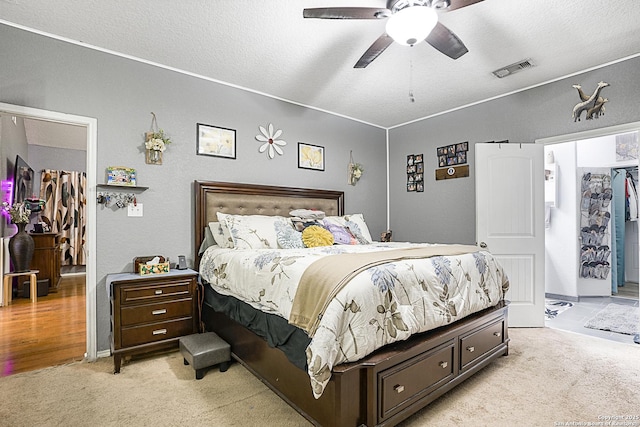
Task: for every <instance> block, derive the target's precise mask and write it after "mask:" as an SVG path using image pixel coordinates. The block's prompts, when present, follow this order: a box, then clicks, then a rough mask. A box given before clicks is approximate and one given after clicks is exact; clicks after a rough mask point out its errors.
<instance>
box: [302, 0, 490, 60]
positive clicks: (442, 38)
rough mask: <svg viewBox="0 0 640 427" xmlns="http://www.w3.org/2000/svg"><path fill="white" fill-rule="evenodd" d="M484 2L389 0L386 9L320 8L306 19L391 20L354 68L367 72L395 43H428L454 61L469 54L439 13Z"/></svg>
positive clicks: (309, 10)
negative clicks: (443, 23)
mask: <svg viewBox="0 0 640 427" xmlns="http://www.w3.org/2000/svg"><path fill="white" fill-rule="evenodd" d="M481 1H483V0H387V7H386V8H377V7H321V8H312V9H304V11H303V16H304V17H305V18H319V19H383V18H389V19H388V20H387V24H386V29H385V30H386V31H385V33H384V34H382V35H381V36H380V37H378V39H377V40H376V41H375V42H373V44H372V45H371V46H370V47H369V49H367V51H366V52H365V53H364V55H362V57H361V58H360V59H359V60H358V62H357V63H356V65H354V67H353V68H365V67H366V66H367V65H369V64H370V63H371V62H373V60H374V59H376V58H377V57H378V56H379V55H380V54H381V53H382V52H384V50H385V49H386V48H388V47H389V46H390V45H391V43H393V42H394V41H395V42H397V43H400V44H402V45H405V46H413V45H414V44H416V43H420V42H421V41H422V40H425V41H426V42H427V43H429V44H430V45H431V46H433V47H434V48H436V49H437V50H439V51H440V52H442V53H444V54H445V55H447V56H448V57H450V58H452V59H458V58H460V57H461V56H462V55H464V54H465V53H467V52H468V49H467V47H466V46H465V45H464V43H462V41H461V40H460V39H459V38H458V36H456V35H455V34H454V33H453V31H451V30H450V29H448V28H447V27H445V26H444V25H442V24H441V23H439V22H438V15H437V13H436V11H437V10H449V11H451V10H455V9H460V8H463V7H466V6H470V5H472V4H474V3H479V2H481Z"/></svg>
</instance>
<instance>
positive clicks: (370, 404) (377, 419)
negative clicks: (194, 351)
mask: <svg viewBox="0 0 640 427" xmlns="http://www.w3.org/2000/svg"><path fill="white" fill-rule="evenodd" d="M194 191H195V202H196V206H195V208H196V209H195V212H196V217H195V249H196V251H195V252H196V254H197V255H196V260H195V264H196V268H197V269H198V270H199V272H200V273H201V281H202V282H203V290H204V295H203V304H202V310H201V321H202V323H203V326H204V329H206V330H207V331H213V332H216V333H217V334H218V335H220V336H221V337H222V338H223V339H225V340H226V341H227V342H229V344H230V345H231V351H232V356H233V358H234V359H235V360H237V361H238V362H240V363H241V364H242V365H244V366H245V367H246V368H247V369H248V370H249V371H251V372H252V373H253V374H254V375H256V376H257V377H258V378H259V379H260V380H262V381H263V382H264V383H265V384H266V385H267V386H269V387H270V388H271V389H272V390H273V391H274V392H275V393H277V394H278V395H279V396H280V397H281V398H283V399H284V400H285V401H286V402H287V403H289V404H290V405H291V406H292V407H293V408H295V409H296V410H297V411H298V412H299V413H300V414H302V415H303V416H304V417H305V418H307V419H308V420H309V421H310V422H311V423H313V424H315V425H322V426H360V425H366V426H375V425H381V426H382V425H385V426H390V425H395V424H397V423H398V422H400V421H402V420H404V419H406V418H407V417H409V416H410V415H412V414H414V413H415V412H417V411H418V410H420V409H422V408H423V407H425V406H426V405H428V404H429V403H430V402H431V401H433V400H434V399H436V398H437V397H439V396H441V395H442V394H443V393H445V392H446V391H448V390H450V389H451V388H453V387H455V386H456V385H457V384H459V383H460V382H462V381H464V380H465V379H466V378H468V377H469V376H471V375H473V374H474V373H476V372H477V371H479V370H480V369H482V368H483V367H484V366H486V365H487V364H489V363H490V362H491V361H492V360H494V359H496V358H497V357H500V356H502V355H507V354H508V344H509V338H508V329H507V314H508V303H507V302H506V301H505V300H504V292H506V290H507V289H508V280H507V279H506V276H504V275H503V272H502V270H501V267H500V266H499V265H497V263H495V260H493V259H492V257H491V256H490V254H488V253H484V252H480V250H479V249H478V248H475V249H478V250H477V251H473V252H471V253H466V252H464V254H463V252H460V253H459V254H458V253H457V252H456V251H453V252H452V254H453V255H447V253H448V252H447V253H441V252H440V251H443V250H444V251H445V252H446V251H448V250H453V249H455V250H462V249H465V248H453V249H452V248H449V247H447V248H444V247H443V248H440V247H438V248H436V250H437V252H435V255H431V256H430V257H431V258H429V261H427V260H417V258H421V257H422V255H416V256H414V254H421V253H422V252H421V251H423V250H429V251H432V250H434V248H433V247H430V248H423V247H422V245H413V246H411V245H409V246H410V247H405V246H404V245H399V244H396V243H387V244H379V243H375V244H372V245H342V246H341V245H334V246H331V247H328V248H322V247H318V248H311V249H310V250H309V252H312V253H313V254H315V255H313V256H316V258H319V259H315V258H314V260H313V261H309V260H308V259H307V258H306V256H303V255H301V252H305V251H306V250H307V249H285V250H280V249H279V248H274V247H273V246H275V245H274V244H272V245H271V246H270V247H268V248H266V249H260V250H257V253H253V252H252V251H248V250H247V251H243V250H242V248H241V247H240V246H238V247H236V248H235V249H231V250H224V249H221V248H219V247H218V246H216V245H214V247H212V248H209V249H206V250H204V249H203V248H204V246H203V242H205V241H207V240H211V238H210V236H209V235H208V233H209V232H210V228H209V225H210V223H215V222H219V221H220V218H221V216H219V215H218V213H220V214H222V219H223V222H224V220H225V219H226V218H225V215H230V216H231V217H234V218H237V215H242V216H243V217H244V216H246V217H251V218H253V217H256V218H257V217H263V216H265V217H269V218H271V217H289V212H290V211H292V210H300V209H309V210H316V211H318V210H319V211H322V212H324V213H325V215H326V216H327V217H331V218H335V217H337V218H343V217H344V193H343V192H340V191H328V190H316V189H302V188H292V187H274V186H261V185H249V184H237V183H222V182H203V181H196V182H195V183H194ZM243 217H241V218H243ZM347 218H349V217H347ZM261 220H262V219H261ZM360 220H361V218H360ZM227 221H228V220H227ZM354 221H355V219H354ZM208 230H209V231H208ZM234 232H235V230H234ZM234 237H238V236H237V235H234ZM367 237H369V238H370V236H367ZM248 238H250V237H248ZM261 238H262V239H264V237H261ZM336 239H338V237H336ZM371 240H373V239H371ZM279 242H280V241H279ZM376 245H379V246H381V247H380V248H377V247H376ZM205 246H206V245H205ZM347 246H349V248H347ZM356 246H359V247H357V248H356ZM418 246H420V247H418ZM347 249H348V250H347ZM352 249H353V250H355V251H356V252H357V253H355V254H351V253H343V251H346V252H349V251H350V250H352ZM373 249H375V250H373ZM260 251H262V252H260ZM289 251H292V252H289ZM327 251H328V252H327ZM335 251H337V252H335ZM245 252H246V253H245ZM362 252H367V254H363V253H362ZM383 252H385V254H384V256H381V255H380V254H382V253H383ZM281 253H285V254H286V256H284V255H282V254H281ZM407 253H410V254H411V256H409V257H407ZM274 254H275V255H274ZM276 255H277V261H276V262H274V261H273V259H274V256H276ZM400 255H401V256H400ZM389 256H391V257H392V258H393V257H396V256H397V257H400V258H397V259H396V258H393V260H394V261H389V260H388V259H387V258H388V257H389ZM225 257H228V258H225ZM330 257H341V258H340V259H343V258H349V257H352V258H359V257H366V258H367V263H368V262H370V261H369V258H371V257H374V258H379V260H377V261H376V262H377V263H378V264H374V267H371V265H370V264H367V263H365V264H364V265H365V267H363V268H361V269H360V270H359V271H360V273H359V274H357V275H356V274H355V273H354V275H351V276H350V278H349V280H347V281H346V282H347V283H345V284H344V288H340V289H338V290H336V291H335V293H334V294H333V298H328V299H327V301H328V302H327V304H324V305H322V304H318V305H321V306H322V307H321V308H320V311H319V313H321V314H320V315H317V316H316V314H317V312H313V316H310V317H312V319H311V321H310V322H307V323H304V322H301V323H297V324H298V327H292V326H291V325H290V324H289V323H290V322H292V323H296V322H295V321H292V319H293V318H295V316H291V313H298V311H297V309H298V308H299V307H298V306H299V304H300V301H299V300H300V298H298V299H296V298H295V294H300V293H302V292H301V291H297V290H296V289H298V288H296V286H298V285H299V286H300V289H301V288H302V285H303V282H305V281H308V280H309V278H308V276H316V275H310V274H307V275H306V276H305V275H304V272H301V273H297V274H299V275H301V276H300V277H298V276H296V273H295V272H294V270H293V264H302V265H303V266H304V268H303V269H302V270H303V271H307V270H311V268H312V267H313V266H318V265H322V263H321V261H322V260H323V259H324V260H325V261H327V260H328V259H331V263H330V264H326V265H337V264H335V261H334V260H337V259H338V258H330ZM412 257H413V258H412ZM450 257H451V258H450ZM236 258H239V259H240V261H237V262H236V261H234V259H236ZM265 258H266V261H265ZM407 259H410V260H412V261H411V262H409V261H407ZM414 259H416V260H415V261H413V260H414ZM465 259H466V261H465ZM257 260H259V261H257ZM283 260H286V262H285V261H283ZM436 260H437V262H436ZM450 261H452V262H453V264H459V265H461V266H464V265H467V267H466V268H467V270H465V273H464V274H462V275H461V277H463V279H460V281H461V282H464V281H465V280H466V281H468V282H474V283H475V282H478V280H477V279H476V277H475V276H477V274H476V273H473V272H472V270H474V268H473V265H471V264H473V263H474V262H475V263H476V268H475V270H482V271H481V272H480V276H478V277H480V280H479V281H480V282H482V283H475V284H474V285H470V286H472V287H469V289H472V290H473V291H472V292H471V291H462V292H469V294H471V293H473V292H474V293H475V294H478V295H475V296H474V295H471V296H469V295H466V296H465V298H466V300H465V301H476V300H478V301H480V300H483V301H484V302H483V304H484V305H483V306H477V305H475V306H474V305H473V304H470V303H468V302H467V303H466V304H462V305H460V306H458V307H457V308H456V307H454V304H453V303H450V300H449V299H448V298H444V297H443V298H442V299H441V300H440V301H438V298H440V296H436V299H435V300H434V301H432V302H429V304H431V305H433V307H434V310H435V312H436V315H431V314H430V315H429V316H431V317H435V318H437V319H439V320H438V321H439V322H440V323H439V324H436V325H435V326H431V327H429V328H428V329H429V330H425V331H422V329H421V328H423V326H422V325H420V324H419V323H420V322H417V323H418V326H416V325H414V324H413V323H414V322H409V321H407V318H408V317H407V315H406V313H405V312H401V310H402V309H401V307H402V306H403V304H402V301H399V302H400V304H397V303H396V302H395V301H393V300H390V297H389V296H387V295H392V293H391V292H390V290H389V289H386V288H385V289H382V288H380V289H379V292H378V293H379V294H381V295H382V296H381V298H382V300H380V302H378V303H376V304H372V305H371V307H374V306H376V305H377V307H378V308H380V307H386V308H380V315H381V316H382V317H381V318H383V319H386V320H385V322H383V323H382V324H381V325H378V324H375V323H376V322H374V321H373V317H374V316H373V315H370V314H366V313H367V310H369V309H370V307H369V304H362V303H360V304H357V303H356V301H359V300H357V299H349V298H346V299H345V298H344V295H345V294H344V292H348V291H347V289H350V288H349V287H354V286H356V287H357V286H360V287H363V286H362V285H358V283H359V281H360V280H361V277H362V276H367V277H369V278H372V277H374V276H375V274H374V273H372V272H374V271H377V270H376V268H378V267H377V266H380V265H382V266H387V265H388V264H389V263H393V264H394V266H396V265H400V264H403V265H404V266H405V267H407V268H409V270H411V269H416V271H417V269H418V268H417V267H415V266H414V264H413V263H414V262H415V263H418V262H425V263H430V265H432V266H433V268H443V266H444V267H446V268H450V265H449V264H447V265H444V264H443V263H444V262H446V263H451V262H450ZM234 262H236V264H234ZM243 262H244V263H245V264H251V263H253V264H260V263H263V264H264V263H269V262H270V263H271V264H269V265H271V267H269V266H266V267H265V269H264V270H265V271H267V272H268V273H269V274H270V275H267V277H271V283H273V282H274V280H276V281H277V282H278V283H280V282H282V286H283V287H282V288H279V289H278V290H277V291H275V292H274V293H273V294H269V292H270V291H269V290H267V292H266V293H265V288H268V286H266V287H265V286H263V285H258V283H259V280H261V279H260V277H259V276H260V274H256V273H248V275H246V276H245V278H244V279H233V278H232V277H233V276H232V274H231V273H233V272H235V270H236V269H239V268H240V267H239V265H241V264H242V263H243ZM283 262H284V263H285V264H286V267H287V268H286V274H285V273H283V274H284V276H291V277H290V278H289V279H291V281H292V282H295V283H298V282H299V284H298V285H295V286H294V285H293V284H292V283H288V282H287V280H285V277H284V276H283V274H280V275H279V276H277V277H276V275H277V273H282V272H284V271H285V270H282V271H281V270H277V268H280V267H282V263H283ZM465 262H466V263H467V264H465ZM479 262H480V263H481V264H482V265H483V266H486V267H490V268H485V267H483V268H482V269H480V268H478V267H477V265H478V263H479ZM305 263H307V264H305ZM326 265H325V267H324V268H325V269H327V268H326ZM415 265H417V266H420V265H421V264H415ZM227 267H228V270H226V268H227ZM261 267H262V266H261ZM394 268H395V267H394ZM398 268H400V267H398ZM403 268H404V267H403ZM419 268H422V267H419ZM451 268H453V267H451ZM305 269H306V270H305ZM475 270H474V271H475ZM488 270H491V274H493V275H494V276H495V277H492V278H491V281H492V282H496V283H495V284H493V285H491V286H489V285H487V284H486V283H484V282H485V281H487V282H489V281H490V280H489V273H486V274H485V271H488ZM381 271H382V270H381ZM411 271H413V270H411ZM307 273H308V271H307ZM385 274H386V275H387V277H388V276H389V273H384V272H382V273H380V274H379V275H378V276H385ZM402 274H404V276H402V277H406V272H405V273H402ZM400 275H401V272H400V270H398V277H400ZM451 276H452V277H453V274H451ZM458 276H460V274H458ZM303 279H304V280H303ZM332 280H333V279H332ZM236 282H237V283H238V284H240V285H242V286H239V287H238V289H235V288H234V287H233V285H234V283H236ZM254 282H255V286H254ZM383 282H384V280H383ZM418 282H420V281H418ZM354 283H355V285H354ZM419 284H420V285H421V286H423V289H424V290H425V291H426V289H427V287H426V286H424V285H425V283H424V282H421V283H419ZM411 286H413V285H411ZM416 286H417V285H416ZM455 286H457V285H456V284H454V283H448V286H445V289H447V292H449V291H451V292H453V289H454V287H455ZM460 286H462V285H460ZM254 287H257V288H260V289H259V290H258V292H259V293H258V294H251V292H254V291H256V289H257V288H256V289H253V288H254ZM369 287H371V286H369ZM374 287H375V286H374ZM383 287H384V286H383ZM243 289H244V290H243ZM308 289H312V291H311V292H312V295H314V298H315V294H313V292H315V290H316V284H315V283H313V284H312V286H311V287H310V288H308ZM403 289H405V288H404V287H403ZM407 289H409V291H405V292H404V293H405V294H406V296H407V298H409V294H411V295H413V294H412V292H414V291H413V290H411V289H412V288H410V287H407ZM439 289H440V292H442V287H440V288H439ZM461 289H462V288H461ZM383 290H384V292H383ZM418 291H419V289H418ZM243 292H244V293H243ZM287 294H294V295H288V296H287V298H284V297H283V295H287ZM394 295H395V294H394ZM385 297H386V298H387V299H386V300H385ZM341 298H342V299H341ZM398 298H400V297H397V298H396V299H398ZM400 299H401V298H400ZM409 299H411V298H409ZM336 300H338V301H339V302H336ZM439 304H440V306H439ZM448 304H450V306H449V305H448ZM474 304H475V302H474ZM336 305H337V306H338V307H344V310H343V311H345V312H347V315H349V316H365V317H363V318H364V319H365V320H367V319H369V318H371V319H372V322H371V323H370V324H368V325H367V324H365V323H366V322H363V321H362V319H360V320H355V319H356V317H353V318H347V319H348V320H346V321H344V322H345V324H341V325H342V326H340V327H338V326H336V325H338V324H339V323H336V322H337V321H331V320H329V318H330V316H329V312H331V311H340V310H336V309H335V306H336ZM423 305H424V304H423ZM467 305H468V306H469V307H468V308H467V307H466V306H467ZM256 307H260V308H261V310H256ZM373 310H376V308H373ZM423 311H424V312H425V313H427V312H429V313H430V312H431V311H433V310H423ZM283 313H284V314H283ZM362 313H364V314H362ZM396 313H401V314H403V315H404V316H400V315H398V314H396ZM287 314H288V315H290V316H291V317H288V316H287ZM374 315H375V313H374ZM366 316H369V317H366ZM463 316H464V317H463ZM424 317H425V318H426V317H428V316H427V314H425V315H424ZM456 319H459V320H456ZM307 320H308V319H307ZM327 322H328V323H327ZM331 322H334V323H331ZM341 322H343V321H341ZM327 325H332V326H330V327H328V326H327ZM352 326H353V328H352ZM367 327H369V328H373V329H367ZM287 328H288V329H287ZM358 328H360V329H358ZM416 328H417V329H416ZM336 329H340V331H347V333H342V332H336ZM368 330H372V331H374V332H373V333H372V334H369V335H371V336H373V335H376V337H377V336H380V337H382V338H380V339H378V338H375V339H374V340H373V341H380V342H377V343H374V344H372V345H373V347H371V345H369V344H367V345H362V347H363V349H360V348H359V347H360V344H359V341H357V340H356V338H355V336H357V337H358V339H361V338H362V336H366V335H368V334H367V333H366V331H368ZM358 331H359V332H358ZM363 331H365V332H363ZM375 331H377V332H375ZM412 331H413V332H415V333H413V332H412ZM328 333H329V334H331V333H333V334H335V337H337V336H340V337H343V336H344V335H349V334H351V336H350V338H351V341H352V342H353V343H355V345H350V344H343V343H342V342H341V343H339V344H337V345H336V346H335V348H334V349H333V350H324V349H323V348H321V347H319V345H320V344H317V342H322V341H331V339H332V338H333V337H334V336H333V335H326V334H328ZM323 334H324V335H323ZM318 337H324V338H322V339H321V338H318ZM341 339H342V338H341ZM353 347H356V350H355V351H354V348H353ZM370 347H371V348H370ZM364 348H366V351H365V350H364ZM336 349H337V350H336ZM323 352H325V353H323ZM363 352H364V353H363ZM336 353H338V354H336ZM318 355H321V356H322V358H321V359H322V360H323V362H325V363H323V364H322V365H319V364H318V363H317V359H318V358H319V356H318ZM328 355H330V356H331V357H329V356H328ZM356 359H357V360H356Z"/></svg>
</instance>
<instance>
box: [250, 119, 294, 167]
mask: <svg viewBox="0 0 640 427" xmlns="http://www.w3.org/2000/svg"><path fill="white" fill-rule="evenodd" d="M259 127H260V134H259V135H256V139H257V140H258V141H260V142H264V144H262V145H261V146H260V148H259V149H258V151H259V152H261V153H264V152H265V151H266V152H267V156H268V157H269V158H270V159H273V158H274V157H275V156H276V155H275V153H278V154H279V155H281V156H282V155H283V154H284V151H283V150H282V148H281V147H284V146H285V145H287V143H286V142H285V141H283V140H281V139H277V138H278V137H279V136H280V135H282V130H280V129H278V130H276V131H275V132H274V131H273V129H274V127H273V124H271V123H269V125H268V126H267V128H268V130H267V129H265V128H264V127H263V126H259Z"/></svg>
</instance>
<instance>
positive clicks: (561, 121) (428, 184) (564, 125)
mask: <svg viewBox="0 0 640 427" xmlns="http://www.w3.org/2000/svg"><path fill="white" fill-rule="evenodd" d="M639 69H640V59H638V58H636V59H631V60H627V61H625V62H621V63H618V64H614V65H610V66H607V67H604V68H601V69H598V70H594V71H591V72H588V73H584V74H582V75H578V76H574V77H571V78H567V79H564V80H562V81H558V82H554V83H550V84H547V85H544V86H540V87H537V88H533V89H529V90H527V91H524V92H520V93H517V94H513V95H510V96H507V97H503V98H500V99H496V100H493V101H488V102H485V103H482V104H479V105H475V106H472V107H468V108H464V109H461V110H458V111H454V112H451V113H447V114H443V115H440V116H436V117H432V118H430V119H426V120H422V121H420V122H415V123H412V124H408V125H405V126H402V127H398V128H395V129H391V130H390V131H389V145H390V156H389V157H390V158H389V169H390V177H389V180H390V191H389V192H390V213H389V216H390V227H391V229H392V230H393V236H394V239H395V240H411V241H428V242H441V243H452V242H460V243H474V242H475V237H476V236H475V233H476V231H475V179H474V175H475V169H474V157H475V150H474V146H473V144H474V143H477V142H486V141H501V140H509V141H510V142H533V141H535V140H536V139H539V138H545V137H551V136H556V135H564V134H570V133H574V132H581V131H586V130H590V129H596V128H603V127H608V126H614V125H619V124H624V123H629V122H635V121H640V103H638V101H637V100H638V99H639V98H640V72H639V71H638V70H639ZM508 78H510V79H517V78H518V75H514V76H511V77H508ZM601 80H603V81H605V82H607V83H609V84H610V86H609V87H607V88H605V89H604V90H603V91H602V93H601V96H603V97H606V98H608V99H609V102H608V103H607V104H605V105H606V114H605V115H604V116H602V117H600V118H598V119H597V120H584V115H583V119H582V121H580V122H574V121H573V119H572V117H571V114H572V110H573V106H574V105H575V104H576V103H578V102H579V98H578V93H577V91H576V90H575V89H574V88H573V87H572V85H573V84H581V85H582V88H583V90H584V91H585V92H586V93H589V94H591V93H592V92H593V91H594V90H595V88H596V85H597V83H598V82H599V81H601ZM464 141H469V153H468V163H469V165H470V176H469V177H468V178H457V179H448V180H442V181H436V180H435V172H434V170H435V169H436V168H437V163H436V160H437V158H436V149H437V147H440V146H444V145H449V144H455V143H458V142H464ZM419 153H424V161H425V174H424V177H425V189H424V193H414V192H407V191H406V179H407V178H406V156H407V155H408V154H419Z"/></svg>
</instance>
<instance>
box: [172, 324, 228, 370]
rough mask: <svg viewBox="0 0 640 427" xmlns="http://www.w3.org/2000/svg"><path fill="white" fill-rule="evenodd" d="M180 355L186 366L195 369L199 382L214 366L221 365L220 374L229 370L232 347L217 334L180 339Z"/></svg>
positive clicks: (207, 333)
mask: <svg viewBox="0 0 640 427" xmlns="http://www.w3.org/2000/svg"><path fill="white" fill-rule="evenodd" d="M180 353H182V357H183V358H184V364H185V365H191V366H192V367H193V369H195V371H196V379H197V380H201V379H202V377H203V376H204V373H205V372H206V370H207V369H208V368H210V367H212V366H214V365H220V372H225V371H226V370H227V369H229V361H230V360H231V346H230V345H229V344H227V343H226V341H224V340H223V339H222V338H220V337H219V336H218V335H217V334H216V333H215V332H205V333H203V334H193V335H187V336H186V337H182V338H180Z"/></svg>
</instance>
